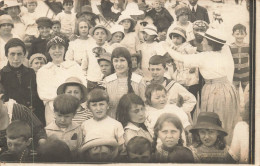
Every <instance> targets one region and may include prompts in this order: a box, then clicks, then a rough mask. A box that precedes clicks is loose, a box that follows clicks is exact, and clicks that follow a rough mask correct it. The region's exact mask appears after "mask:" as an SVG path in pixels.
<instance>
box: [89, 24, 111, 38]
mask: <svg viewBox="0 0 260 166" xmlns="http://www.w3.org/2000/svg"><path fill="white" fill-rule="evenodd" d="M98 28H101V29H104V30H105V31H106V33H107V40H110V39H111V37H112V35H111V32H110V31H109V30H108V29H107V28H106V27H105V26H104V25H101V24H98V25H96V26H95V27H93V28H91V29H90V30H89V34H90V35H91V36H94V32H95V30H96V29H98Z"/></svg>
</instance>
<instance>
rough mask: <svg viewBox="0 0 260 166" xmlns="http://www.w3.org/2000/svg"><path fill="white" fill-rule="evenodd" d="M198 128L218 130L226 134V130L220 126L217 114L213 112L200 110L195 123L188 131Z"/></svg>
mask: <svg viewBox="0 0 260 166" xmlns="http://www.w3.org/2000/svg"><path fill="white" fill-rule="evenodd" d="M199 129H210V130H218V131H220V132H222V133H223V134H224V135H227V132H226V131H225V130H224V129H223V128H222V122H221V121H220V119H219V116H218V114H216V113H214V112H201V113H200V114H199V116H198V119H197V123H196V124H195V125H194V126H193V127H192V128H191V129H190V132H194V131H196V130H199Z"/></svg>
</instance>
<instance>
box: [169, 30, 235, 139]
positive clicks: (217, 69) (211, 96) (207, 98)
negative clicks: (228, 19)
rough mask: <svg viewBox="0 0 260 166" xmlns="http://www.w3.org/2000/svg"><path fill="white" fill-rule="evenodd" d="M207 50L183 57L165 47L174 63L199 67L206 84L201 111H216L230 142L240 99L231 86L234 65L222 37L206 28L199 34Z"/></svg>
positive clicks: (203, 90) (220, 34)
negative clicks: (178, 62)
mask: <svg viewBox="0 0 260 166" xmlns="http://www.w3.org/2000/svg"><path fill="white" fill-rule="evenodd" d="M202 35H203V36H204V38H205V39H206V40H207V42H208V45H209V47H207V50H206V52H201V53H198V54H189V55H183V54H180V53H178V52H176V51H174V50H172V49H170V48H166V49H167V51H168V52H169V53H170V55H171V56H172V58H173V59H174V60H178V61H181V62H184V65H185V66H187V67H198V68H199V70H200V73H201V75H202V77H203V78H204V79H205V85H204V86H203V89H202V96H201V107H200V110H201V111H202V112H215V113H217V114H218V115H219V116H220V120H221V121H222V122H223V127H224V129H225V130H226V131H227V132H228V133H229V135H228V139H227V142H228V144H229V143H230V141H231V138H232V133H233V129H234V127H235V124H236V123H237V121H238V118H239V98H238V94H237V92H236V89H235V88H234V86H233V85H232V78H233V74H234V62H233V59H232V55H231V53H230V50H229V48H226V46H224V44H225V43H226V40H225V38H224V37H223V35H222V33H221V32H219V31H218V30H216V29H208V30H207V31H206V33H205V34H202Z"/></svg>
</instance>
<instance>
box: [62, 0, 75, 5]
mask: <svg viewBox="0 0 260 166" xmlns="http://www.w3.org/2000/svg"><path fill="white" fill-rule="evenodd" d="M66 3H72V4H73V3H74V2H73V0H64V1H63V3H62V5H65V4H66Z"/></svg>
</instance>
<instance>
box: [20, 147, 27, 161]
mask: <svg viewBox="0 0 260 166" xmlns="http://www.w3.org/2000/svg"><path fill="white" fill-rule="evenodd" d="M25 151H26V149H24V151H23V153H22V155H21V158H20V163H22V159H23V156H24V153H25Z"/></svg>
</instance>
